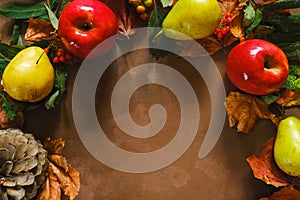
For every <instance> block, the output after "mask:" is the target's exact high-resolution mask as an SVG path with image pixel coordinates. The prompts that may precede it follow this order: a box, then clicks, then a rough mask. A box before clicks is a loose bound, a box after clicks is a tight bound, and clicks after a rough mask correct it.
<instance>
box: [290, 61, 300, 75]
mask: <svg viewBox="0 0 300 200" xmlns="http://www.w3.org/2000/svg"><path fill="white" fill-rule="evenodd" d="M289 65H290V66H289V68H290V70H289V75H292V76H297V77H300V65H299V64H298V65H296V64H294V63H293V62H290V63H289Z"/></svg>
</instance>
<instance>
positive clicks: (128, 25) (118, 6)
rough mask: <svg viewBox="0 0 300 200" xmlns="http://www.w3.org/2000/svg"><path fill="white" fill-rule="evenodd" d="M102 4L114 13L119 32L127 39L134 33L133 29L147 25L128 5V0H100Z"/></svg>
mask: <svg viewBox="0 0 300 200" xmlns="http://www.w3.org/2000/svg"><path fill="white" fill-rule="evenodd" d="M102 2H103V3H105V4H106V5H107V6H109V7H110V8H111V9H112V10H113V11H114V13H115V14H116V16H117V18H118V24H119V32H120V33H121V34H123V35H124V36H125V37H127V38H129V37H130V36H131V35H132V34H134V33H135V31H134V29H135V28H138V27H143V26H145V25H146V24H147V22H146V21H143V20H141V18H140V17H139V14H138V13H137V12H136V10H135V7H134V6H133V5H130V4H129V3H128V0H102Z"/></svg>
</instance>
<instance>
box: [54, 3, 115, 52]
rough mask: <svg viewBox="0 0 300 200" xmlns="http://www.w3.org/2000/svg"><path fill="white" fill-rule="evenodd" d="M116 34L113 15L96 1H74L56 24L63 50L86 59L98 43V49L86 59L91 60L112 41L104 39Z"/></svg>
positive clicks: (105, 50) (104, 50) (112, 42)
mask: <svg viewBox="0 0 300 200" xmlns="http://www.w3.org/2000/svg"><path fill="white" fill-rule="evenodd" d="M117 32H118V21H117V17H116V15H115V13H114V12H113V11H112V10H111V9H110V8H109V7H108V6H107V5H105V4H104V3H102V2H101V1H98V0H74V1H72V2H70V3H69V4H68V5H67V6H66V7H65V8H64V9H63V11H62V13H61V16H60V18H59V24H58V35H59V37H60V38H61V41H62V43H63V44H64V45H65V47H66V48H67V50H68V51H69V52H71V53H72V54H74V55H76V56H78V57H80V58H86V57H87V55H88V54H89V53H90V52H91V51H92V50H93V49H94V48H95V47H96V46H97V45H98V44H100V43H101V42H103V41H105V42H106V43H105V45H103V46H102V48H99V49H97V50H93V53H92V54H90V55H89V56H88V58H95V57H97V56H100V55H102V54H103V53H106V52H107V51H109V50H110V49H111V48H112V46H113V44H114V42H115V40H114V39H113V38H112V39H109V40H106V39H107V38H109V37H111V36H114V35H115V34H116V33H117Z"/></svg>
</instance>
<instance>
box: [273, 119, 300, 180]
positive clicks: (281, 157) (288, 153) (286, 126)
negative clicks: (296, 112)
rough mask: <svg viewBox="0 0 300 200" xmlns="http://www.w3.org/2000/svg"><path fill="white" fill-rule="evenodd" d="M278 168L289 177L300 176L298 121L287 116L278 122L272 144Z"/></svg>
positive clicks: (299, 133)
mask: <svg viewBox="0 0 300 200" xmlns="http://www.w3.org/2000/svg"><path fill="white" fill-rule="evenodd" d="M274 159H275V162H276V163H277V165H278V167H279V168H280V169H281V170H282V171H284V172H285V173H287V174H289V175H291V176H300V119H299V118H298V117H295V116H289V117H287V118H285V119H283V120H281V121H280V122H279V125H278V131H277V135H276V139H275V143H274Z"/></svg>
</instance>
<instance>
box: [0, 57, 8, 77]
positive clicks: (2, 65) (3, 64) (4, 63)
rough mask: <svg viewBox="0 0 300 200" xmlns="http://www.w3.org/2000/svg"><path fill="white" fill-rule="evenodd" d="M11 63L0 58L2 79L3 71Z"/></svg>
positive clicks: (0, 75)
mask: <svg viewBox="0 0 300 200" xmlns="http://www.w3.org/2000/svg"><path fill="white" fill-rule="evenodd" d="M8 63H9V61H8V60H6V59H3V58H0V77H2V74H3V71H4V69H5V68H6V66H7V65H8Z"/></svg>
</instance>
